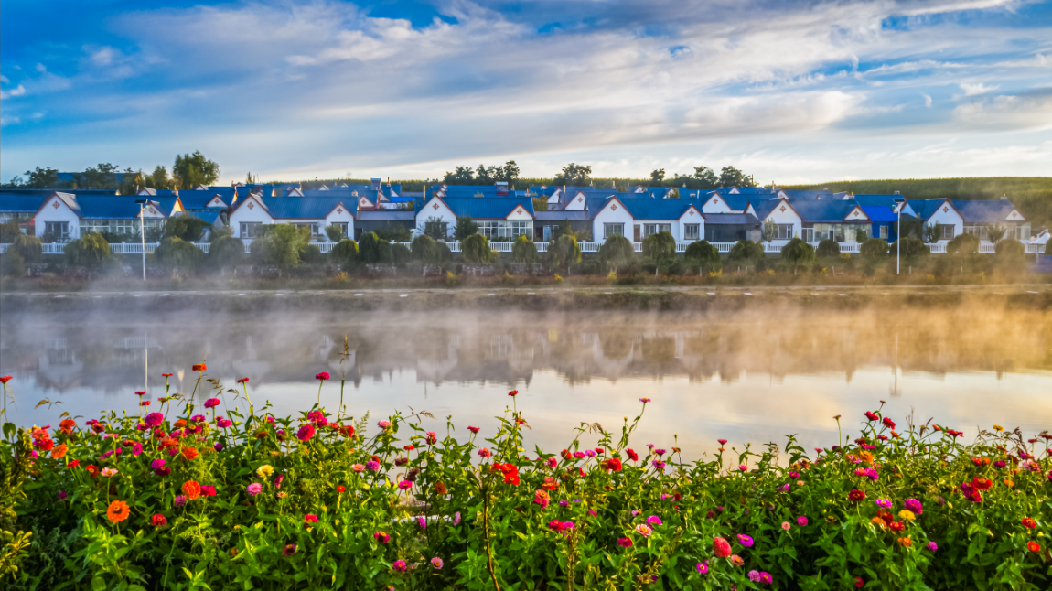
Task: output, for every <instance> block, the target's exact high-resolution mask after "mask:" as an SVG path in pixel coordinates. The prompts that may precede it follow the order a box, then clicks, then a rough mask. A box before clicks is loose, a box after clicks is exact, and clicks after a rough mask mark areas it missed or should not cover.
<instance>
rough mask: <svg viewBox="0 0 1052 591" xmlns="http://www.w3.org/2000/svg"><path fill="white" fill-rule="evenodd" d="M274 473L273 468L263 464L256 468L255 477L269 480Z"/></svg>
mask: <svg viewBox="0 0 1052 591" xmlns="http://www.w3.org/2000/svg"><path fill="white" fill-rule="evenodd" d="M273 473H274V467H273V466H270V465H268V464H264V465H262V466H260V467H258V468H256V476H259V477H260V478H270V476H271V474H273Z"/></svg>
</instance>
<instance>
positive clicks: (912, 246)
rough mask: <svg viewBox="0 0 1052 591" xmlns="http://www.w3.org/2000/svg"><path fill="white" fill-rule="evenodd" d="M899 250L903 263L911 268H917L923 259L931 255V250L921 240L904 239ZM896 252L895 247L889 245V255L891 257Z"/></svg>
mask: <svg viewBox="0 0 1052 591" xmlns="http://www.w3.org/2000/svg"><path fill="white" fill-rule="evenodd" d="M899 249H900V250H899V256H900V257H901V258H902V262H903V263H905V264H906V265H910V266H915V265H916V264H917V263H918V262H919V261H920V260H921V259H923V258H926V257H928V256H930V255H931V249H930V248H928V245H927V244H924V241H923V240H921V239H920V238H908V237H903V238H902V244H901V245H900V246H899ZM894 252H895V247H894V246H891V245H889V246H888V254H889V255H891V254H892V253H894Z"/></svg>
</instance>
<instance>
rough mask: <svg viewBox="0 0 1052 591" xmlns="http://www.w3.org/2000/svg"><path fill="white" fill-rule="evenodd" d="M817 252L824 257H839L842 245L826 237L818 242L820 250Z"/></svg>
mask: <svg viewBox="0 0 1052 591" xmlns="http://www.w3.org/2000/svg"><path fill="white" fill-rule="evenodd" d="M815 254H816V255H818V257H820V258H824V259H830V258H838V257H839V256H840V245H839V244H837V243H836V242H834V241H832V240H830V239H828V238H826V239H825V240H823V241H821V242H819V243H818V251H817V252H816V253H815Z"/></svg>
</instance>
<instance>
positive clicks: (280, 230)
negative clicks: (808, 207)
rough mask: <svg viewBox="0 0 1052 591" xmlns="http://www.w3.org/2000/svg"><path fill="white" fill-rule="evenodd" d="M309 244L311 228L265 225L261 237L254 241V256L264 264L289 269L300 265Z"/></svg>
mask: <svg viewBox="0 0 1052 591" xmlns="http://www.w3.org/2000/svg"><path fill="white" fill-rule="evenodd" d="M309 242H310V229H309V228H305V227H304V228H297V227H296V226H294V225H292V224H272V225H265V226H263V227H262V231H261V232H260V236H258V237H256V239H254V240H253V241H252V254H253V255H254V256H258V257H259V260H260V261H261V262H263V263H266V264H268V265H274V266H276V267H278V268H280V269H288V268H291V267H295V266H296V265H298V264H299V262H300V254H301V253H302V252H303V251H304V249H305V248H306V247H307V244H308V243H309Z"/></svg>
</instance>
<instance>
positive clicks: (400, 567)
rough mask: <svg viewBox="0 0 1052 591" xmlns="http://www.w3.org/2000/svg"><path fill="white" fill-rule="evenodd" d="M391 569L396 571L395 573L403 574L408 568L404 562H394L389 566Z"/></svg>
mask: <svg viewBox="0 0 1052 591" xmlns="http://www.w3.org/2000/svg"><path fill="white" fill-rule="evenodd" d="M391 568H393V569H395V571H397V572H400V573H404V572H405V571H406V569H407V568H409V567H408V566H406V564H405V561H404V560H396V561H394V563H393V564H392V565H391Z"/></svg>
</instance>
